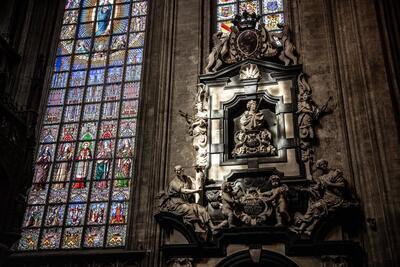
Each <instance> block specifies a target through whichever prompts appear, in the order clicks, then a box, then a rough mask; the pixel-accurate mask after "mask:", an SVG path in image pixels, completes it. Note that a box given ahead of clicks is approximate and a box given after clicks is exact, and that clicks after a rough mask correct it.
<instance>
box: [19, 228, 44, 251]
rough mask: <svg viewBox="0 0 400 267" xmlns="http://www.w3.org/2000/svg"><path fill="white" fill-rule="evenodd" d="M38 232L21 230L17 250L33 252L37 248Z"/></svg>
mask: <svg viewBox="0 0 400 267" xmlns="http://www.w3.org/2000/svg"><path fill="white" fill-rule="evenodd" d="M38 240H39V230H23V231H22V233H21V239H20V241H19V245H18V249H19V250H34V249H36V248H37V244H38Z"/></svg>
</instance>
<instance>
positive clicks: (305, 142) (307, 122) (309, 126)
mask: <svg viewBox="0 0 400 267" xmlns="http://www.w3.org/2000/svg"><path fill="white" fill-rule="evenodd" d="M297 83H298V88H299V93H298V95H297V102H298V104H297V112H296V113H297V116H298V125H299V137H300V148H301V151H302V160H303V161H308V160H309V159H310V157H311V156H312V147H313V144H314V142H315V138H316V136H315V129H314V128H315V125H316V124H317V123H318V122H319V119H320V118H321V117H322V116H323V115H324V114H326V113H327V112H328V105H329V102H330V101H331V100H332V97H329V98H328V100H327V101H326V102H325V104H324V105H323V106H322V107H319V106H318V105H317V104H316V103H315V102H314V101H313V99H312V89H311V87H310V85H309V84H308V82H307V78H306V75H305V74H304V73H301V74H300V75H299V77H298V79H297Z"/></svg>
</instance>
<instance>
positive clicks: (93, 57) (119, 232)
mask: <svg viewBox="0 0 400 267" xmlns="http://www.w3.org/2000/svg"><path fill="white" fill-rule="evenodd" d="M226 4H229V3H226ZM147 8H148V1H140V0H66V5H65V12H64V15H63V17H62V24H63V25H62V26H61V30H60V35H59V41H58V44H57V50H56V51H55V56H54V61H53V62H52V64H51V70H52V74H51V78H50V82H49V93H48V96H47V101H46V102H45V103H46V107H45V108H44V115H43V121H42V122H43V126H42V129H41V132H40V136H39V140H38V141H39V145H38V148H37V152H36V156H35V165H34V177H33V182H32V188H31V190H30V192H29V195H28V201H27V202H28V205H27V209H26V212H25V215H24V220H23V223H22V234H21V240H20V242H19V245H18V249H19V250H26V251H30V250H57V249H79V248H82V247H84V248H105V247H110V248H112V247H122V246H124V245H125V243H126V241H125V239H126V232H127V225H126V224H127V220H128V217H127V216H128V208H129V205H128V204H129V202H128V201H129V200H130V197H131V196H130V192H131V185H132V184H133V183H132V179H134V177H133V169H134V168H133V166H134V156H135V141H136V139H135V134H136V126H137V123H136V117H137V114H138V106H139V100H138V97H139V95H140V89H141V85H140V79H141V75H142V66H141V64H142V62H143V57H144V43H145V32H144V31H145V26H146V15H147V13H148V11H147Z"/></svg>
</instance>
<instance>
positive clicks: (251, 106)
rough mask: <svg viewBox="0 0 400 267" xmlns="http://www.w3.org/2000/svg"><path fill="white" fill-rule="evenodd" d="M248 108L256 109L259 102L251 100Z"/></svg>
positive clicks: (250, 109)
mask: <svg viewBox="0 0 400 267" xmlns="http://www.w3.org/2000/svg"><path fill="white" fill-rule="evenodd" d="M246 108H247V109H248V110H249V111H256V108H257V102H256V101H254V100H250V101H249V102H247V104H246Z"/></svg>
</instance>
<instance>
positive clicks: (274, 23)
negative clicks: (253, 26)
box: [263, 13, 284, 31]
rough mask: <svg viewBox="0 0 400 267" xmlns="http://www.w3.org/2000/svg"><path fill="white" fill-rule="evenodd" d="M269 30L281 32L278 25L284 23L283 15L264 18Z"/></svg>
mask: <svg viewBox="0 0 400 267" xmlns="http://www.w3.org/2000/svg"><path fill="white" fill-rule="evenodd" d="M263 19H264V23H265V26H266V27H267V30H269V31H272V30H279V28H278V24H279V23H283V22H284V17H283V13H277V14H269V15H266V16H265V17H263Z"/></svg>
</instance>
